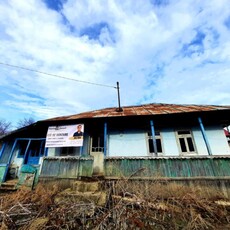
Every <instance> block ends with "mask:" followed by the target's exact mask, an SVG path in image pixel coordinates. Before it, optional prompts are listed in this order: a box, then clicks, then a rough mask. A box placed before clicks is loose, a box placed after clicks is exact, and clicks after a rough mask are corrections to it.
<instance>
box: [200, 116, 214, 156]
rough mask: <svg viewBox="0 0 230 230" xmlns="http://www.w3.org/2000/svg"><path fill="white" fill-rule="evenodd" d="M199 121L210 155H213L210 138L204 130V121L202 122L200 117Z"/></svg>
mask: <svg viewBox="0 0 230 230" xmlns="http://www.w3.org/2000/svg"><path fill="white" fill-rule="evenodd" d="M198 121H199V124H200V130H201V133H202V136H203V138H204V142H205V145H206V148H207V150H208V155H212V151H211V147H210V145H209V142H208V138H207V135H206V132H205V129H204V125H203V123H202V120H201V118H200V117H198Z"/></svg>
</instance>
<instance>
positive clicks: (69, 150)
mask: <svg viewBox="0 0 230 230" xmlns="http://www.w3.org/2000/svg"><path fill="white" fill-rule="evenodd" d="M60 156H80V147H62V148H60Z"/></svg>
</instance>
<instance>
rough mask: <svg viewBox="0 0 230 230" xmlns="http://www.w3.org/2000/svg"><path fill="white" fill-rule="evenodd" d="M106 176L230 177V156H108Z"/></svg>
mask: <svg viewBox="0 0 230 230" xmlns="http://www.w3.org/2000/svg"><path fill="white" fill-rule="evenodd" d="M104 167H105V176H106V177H112V178H117V177H126V178H127V177H134V178H135V177H139V178H140V177H141V178H143V179H144V178H196V177H203V178H208V177H216V178H217V177H230V157H197V158H181V157H180V158H179V157H171V158H163V157H158V158H106V159H105V165H104Z"/></svg>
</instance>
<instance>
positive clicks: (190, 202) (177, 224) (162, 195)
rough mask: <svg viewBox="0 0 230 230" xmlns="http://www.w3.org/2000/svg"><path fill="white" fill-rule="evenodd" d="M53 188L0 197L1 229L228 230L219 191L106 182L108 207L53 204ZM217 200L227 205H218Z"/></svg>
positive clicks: (227, 209) (228, 212)
mask: <svg viewBox="0 0 230 230" xmlns="http://www.w3.org/2000/svg"><path fill="white" fill-rule="evenodd" d="M61 190H62V189H61V187H60V186H59V185H57V184H51V185H47V184H46V185H45V186H44V185H42V184H39V185H38V186H37V187H36V189H35V190H34V191H28V190H24V189H21V190H19V191H17V192H14V193H11V194H5V195H2V196H1V198H0V199H1V206H0V214H1V218H0V222H1V229H21V230H25V229H95V230H96V229H97V230H103V229H107V230H108V229H167V230H168V229H169V230H170V229H199V230H200V229H201V230H202V229H230V218H229V217H230V205H227V204H229V203H227V201H229V200H228V199H227V198H225V196H224V194H223V193H221V192H220V191H219V190H218V189H216V188H213V187H210V186H204V185H203V186H201V185H191V186H187V185H182V184H178V183H159V182H157V181H134V180H118V181H109V182H108V181H106V182H105V183H104V190H106V191H107V194H108V198H107V203H106V205H105V206H103V207H98V206H96V205H95V203H94V202H93V201H89V202H87V203H84V202H80V201H77V200H76V201H75V200H74V199H73V198H71V199H69V201H68V199H67V200H65V201H63V202H60V203H55V202H54V198H55V196H56V195H57V194H58V193H59V192H60V191H61ZM217 200H222V201H226V202H225V203H224V204H226V205H221V202H219V204H218V203H217V202H216V201H217Z"/></svg>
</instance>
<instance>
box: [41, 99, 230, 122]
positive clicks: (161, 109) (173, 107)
mask: <svg viewBox="0 0 230 230" xmlns="http://www.w3.org/2000/svg"><path fill="white" fill-rule="evenodd" d="M122 109H123V111H122V112H117V108H116V107H113V108H105V109H100V110H94V111H90V112H84V113H79V114H75V115H70V116H62V117H56V118H51V119H47V120H46V121H60V120H76V119H83V118H100V117H121V116H141V115H159V114H176V113H190V112H202V111H215V110H230V106H220V105H216V106H215V105H178V104H157V103H156V104H146V105H139V106H124V107H122Z"/></svg>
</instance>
